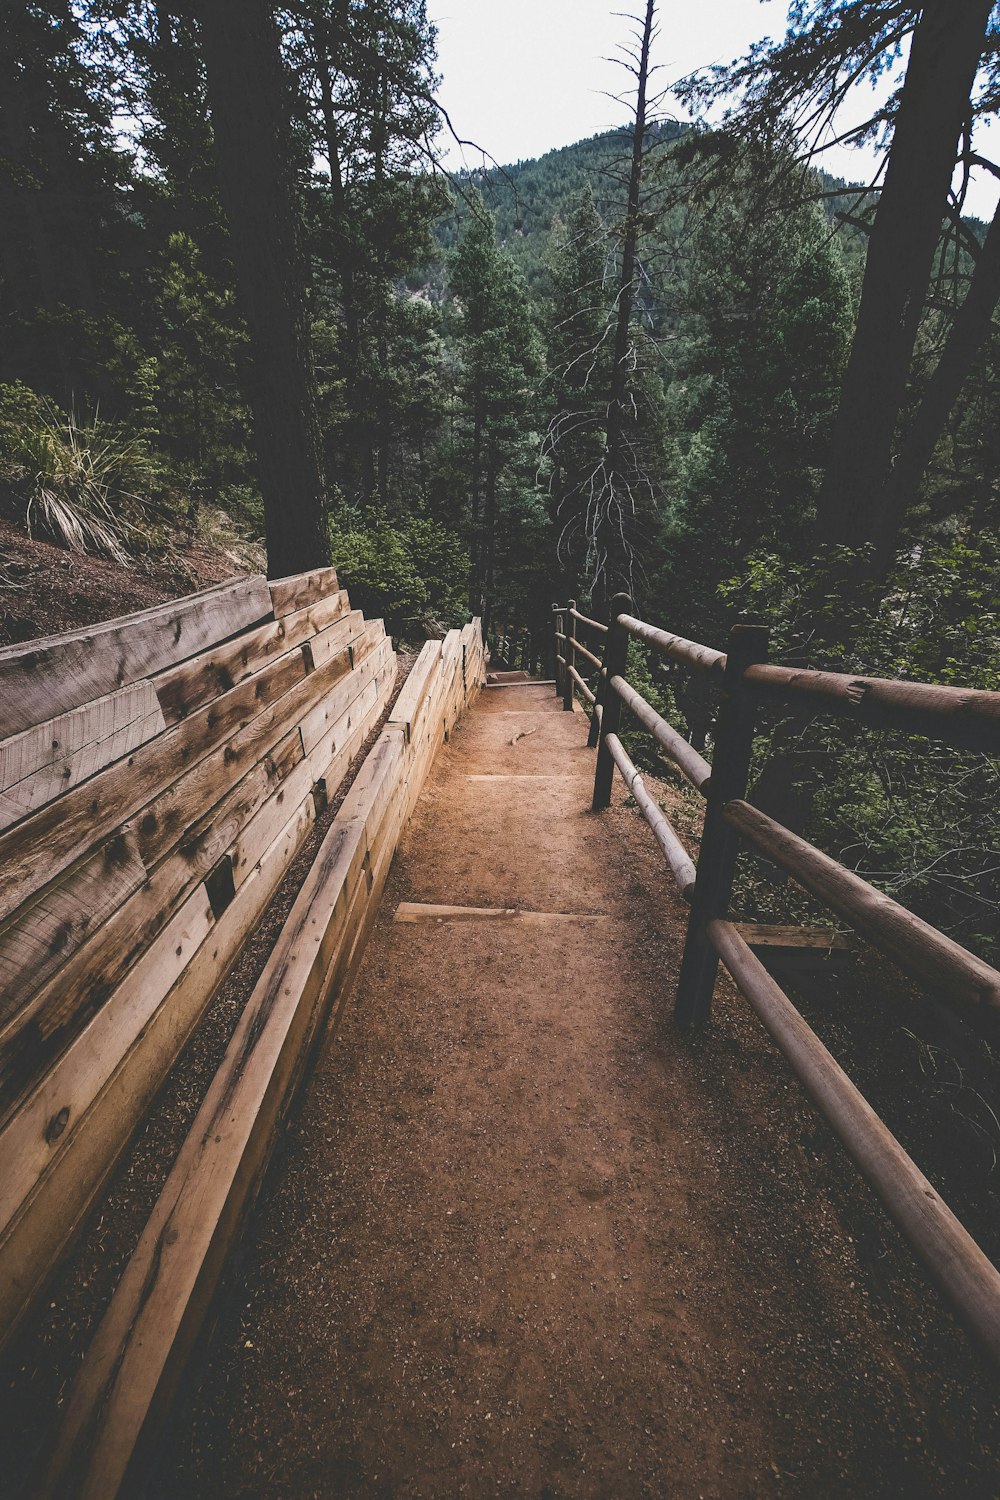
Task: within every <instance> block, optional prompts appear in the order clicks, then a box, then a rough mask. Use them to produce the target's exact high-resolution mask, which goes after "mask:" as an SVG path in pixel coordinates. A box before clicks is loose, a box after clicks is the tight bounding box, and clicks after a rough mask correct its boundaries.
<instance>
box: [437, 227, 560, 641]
mask: <svg viewBox="0 0 1000 1500" xmlns="http://www.w3.org/2000/svg"><path fill="white" fill-rule="evenodd" d="M450 281H451V289H452V292H453V294H454V297H455V299H456V301H457V303H458V306H459V309H460V318H459V324H458V329H457V336H458V343H459V349H460V355H461V370H460V375H459V399H460V403H461V408H462V418H463V421H462V425H463V428H464V439H463V440H464V443H465V444H466V451H467V455H468V457H467V460H466V465H465V470H466V482H467V486H468V491H467V492H468V515H469V529H470V535H471V543H472V545H471V549H470V550H471V555H472V576H471V580H470V608H471V609H472V610H473V612H479V610H480V609H481V608H482V603H483V600H484V599H485V601H486V607H485V613H486V615H487V616H489V614H490V612H491V609H492V607H493V605H494V603H495V600H496V594H497V586H498V581H499V571H498V564H499V563H500V562H501V561H502V558H501V556H500V555H499V553H498V542H499V541H500V539H501V535H502V532H503V530H504V529H505V528H506V527H507V523H508V522H509V521H510V520H511V519H512V517H513V516H514V515H515V514H516V512H517V511H518V510H519V509H524V508H525V507H526V510H527V515H526V519H527V520H529V521H530V520H532V519H534V518H533V517H532V516H531V514H530V513H531V511H532V509H533V508H535V509H537V508H539V505H538V499H537V496H535V495H534V489H533V486H531V485H526V484H525V471H526V470H527V469H528V467H529V466H532V465H533V449H534V446H535V439H534V437H533V435H532V433H531V431H530V428H528V426H527V424H528V422H529V420H530V412H531V409H532V404H533V401H532V398H533V382H534V377H535V376H536V374H537V373H538V370H539V367H540V353H541V351H540V346H539V341H538V337H537V333H536V331H535V327H534V323H533V320H532V316H531V311H530V307H529V303H528V296H527V291H526V289H525V286H524V282H523V280H522V278H521V276H520V274H519V272H518V271H517V268H516V267H515V265H514V263H513V261H512V260H511V258H510V256H509V255H507V254H506V253H505V252H504V251H503V250H501V249H499V248H498V247H497V243H496V225H495V222H494V219H493V216H492V214H489V213H488V212H487V211H486V209H485V208H484V207H483V205H482V203H481V202H480V203H477V204H475V205H474V211H473V213H472V214H471V216H470V218H469V221H468V224H467V227H466V230H465V234H464V236H463V238H462V242H461V244H460V245H459V248H458V250H457V251H456V253H455V256H454V259H453V261H452V263H451V268H450ZM516 529H517V528H515V530H516Z"/></svg>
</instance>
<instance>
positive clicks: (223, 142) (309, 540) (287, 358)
mask: <svg viewBox="0 0 1000 1500" xmlns="http://www.w3.org/2000/svg"><path fill="white" fill-rule="evenodd" d="M200 18H201V35H202V43H203V51H204V59H205V70H206V75H207V80H208V96H209V105H210V108H211V114H212V127H213V132H214V137H215V155H216V162H217V166H218V173H219V187H220V191H221V195H222V201H223V204H224V205H225V209H226V214H227V216H228V219H229V224H230V228H231V230H232V238H231V248H232V256H233V260H234V262H235V264H236V276H237V285H238V290H239V296H240V302H241V304H242V309H243V313H244V316H245V317H246V321H247V327H248V329H249V333H250V341H251V349H252V353H253V374H252V391H251V405H252V409H253V416H254V436H255V442H256V448H257V462H258V467H259V471H260V483H261V491H262V494H263V497H264V523H265V530H266V537H267V566H268V573H269V575H270V576H271V577H272V578H274V577H281V576H283V575H285V574H288V573H297V572H301V571H304V570H305V569H308V568H315V567H317V566H322V565H323V564H326V563H328V562H329V560H330V550H329V549H330V544H329V537H328V534H327V528H326V504H325V496H324V490H323V478H322V469H321V460H320V453H321V444H320V434H319V423H318V419H317V415H316V394H315V384H314V377H313V365H312V350H311V347H310V337H309V335H310V328H309V318H308V314H307V309H306V296H305V285H306V277H305V259H304V255H303V252H302V246H301V236H300V230H299V216H298V203H297V200H296V193H295V184H294V178H293V171H292V163H291V149H290V123H289V101H288V95H287V88H288V84H287V80H286V78H285V75H284V70H283V66H282V61H281V51H280V42H279V37H278V31H277V27H276V25H275V21H274V17H273V14H272V11H271V7H270V5H269V4H267V3H266V0H208V3H206V4H205V5H203V6H202V7H200Z"/></svg>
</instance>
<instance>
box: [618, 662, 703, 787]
mask: <svg viewBox="0 0 1000 1500" xmlns="http://www.w3.org/2000/svg"><path fill="white" fill-rule="evenodd" d="M611 686H612V687H613V688H614V690H615V692H616V693H617V694H618V696H619V698H620V699H621V700H622V702H623V703H624V704H625V707H626V708H628V709H630V710H631V711H632V713H633V714H634V715H635V717H636V718H637V719H638V720H639V723H640V724H641V725H642V727H643V728H644V729H648V730H649V733H650V734H651V735H652V736H653V738H654V739H655V741H656V743H657V744H658V745H659V746H660V749H661V750H664V751H665V752H666V754H667V755H669V756H670V759H671V760H672V761H673V762H674V764H675V765H676V766H678V767H679V769H680V770H681V771H682V772H683V773H684V776H685V777H686V778H687V780H688V781H689V782H690V783H691V785H692V786H693V787H694V788H695V790H696V791H699V792H701V793H702V795H703V796H704V795H705V794H706V793H707V791H708V784H709V782H710V781H711V779H712V767H711V766H710V765H709V763H708V761H707V760H706V759H705V757H704V756H703V755H699V754H698V751H697V750H695V749H694V747H693V746H692V745H689V744H688V742H687V740H686V739H685V738H684V736H683V735H680V734H678V733H677V730H676V729H674V727H673V725H672V724H668V723H667V721H666V719H664V718H663V717H662V716H661V715H660V714H658V713H657V712H656V709H655V708H653V706H652V704H650V703H647V702H646V700H645V698H644V697H643V696H642V694H641V693H637V692H636V690H635V688H634V687H631V686H630V684H629V683H627V682H626V681H625V678H624V677H613V678H612V679H611Z"/></svg>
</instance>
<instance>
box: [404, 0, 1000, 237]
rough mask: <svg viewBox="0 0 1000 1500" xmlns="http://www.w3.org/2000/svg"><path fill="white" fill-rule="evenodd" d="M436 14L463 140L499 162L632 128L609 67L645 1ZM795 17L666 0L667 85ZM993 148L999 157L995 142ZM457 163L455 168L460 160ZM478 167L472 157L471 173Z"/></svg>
mask: <svg viewBox="0 0 1000 1500" xmlns="http://www.w3.org/2000/svg"><path fill="white" fill-rule="evenodd" d="M428 9H429V11H430V15H431V18H432V19H433V20H434V21H435V22H436V24H437V26H438V57H439V71H440V72H441V73H442V74H443V83H442V86H441V90H440V99H441V103H442V104H443V105H444V107H445V109H447V111H448V113H449V115H450V116H451V119H452V122H453V124H454V126H455V129H456V130H457V131H458V133H459V134H460V135H462V136H466V137H468V138H470V139H473V140H475V141H476V142H477V144H478V145H481V146H482V147H484V149H485V150H487V151H488V152H490V153H491V154H492V155H493V156H494V157H495V158H496V159H497V161H500V162H513V161H518V160H522V159H524V158H526V157H532V156H541V155H542V154H543V153H544V152H545V151H549V150H551V149H552V148H553V147H554V146H567V145H569V144H570V143H571V142H573V141H578V140H580V139H582V138H583V137H584V136H588V135H595V134H597V132H598V131H601V130H606V129H608V128H610V127H611V126H613V125H617V124H621V123H622V122H623V120H624V119H625V112H624V111H623V109H622V107H621V105H618V104H615V103H614V101H613V100H611V99H608V98H607V97H606V93H607V92H621V91H622V89H623V87H627V84H628V81H629V75H627V74H626V73H625V72H624V70H623V69H622V68H620V67H615V66H613V65H612V64H611V63H609V62H607V61H605V60H604V59H605V58H607V57H608V56H610V54H611V53H612V52H613V50H614V47H615V44H616V43H617V42H619V41H623V40H625V39H626V37H627V34H628V31H629V30H630V27H629V23H628V21H627V20H625V19H622V18H621V17H620V16H616V15H615V14H614V12H615V11H616V10H618V11H633V12H634V11H636V10H638V5H637V4H636V3H633V4H631V5H629V4H628V3H619V4H615V3H608V0H430V3H429V5H428ZM786 12H787V5H786V0H763V3H761V0H661V4H660V5H659V7H658V14H659V23H660V34H659V37H658V40H657V43H656V49H655V52H654V61H655V62H656V63H658V64H660V65H661V69H662V70H661V72H660V73H658V74H657V75H656V77H657V82H658V84H659V86H660V87H663V86H664V85H666V84H669V83H672V82H673V81H674V80H675V79H678V78H681V77H683V76H684V75H685V74H687V73H690V72H692V71H693V70H694V69H695V68H699V67H704V66H705V65H707V64H710V63H713V62H729V61H731V60H732V59H733V58H735V57H737V56H739V55H741V54H742V53H743V52H745V51H746V50H747V48H748V47H749V45H750V43H751V42H754V41H756V40H758V39H759V38H760V37H762V36H772V37H779V36H781V35H783V34H784V29H785V16H786ZM865 93H866V94H867V87H866V88H865ZM867 102H868V101H867V98H866V99H865V100H864V101H863V103H864V104H867ZM859 107H860V106H859ZM666 108H667V109H668V110H669V108H670V102H669V101H667V105H666ZM990 135H991V136H994V135H995V131H991V132H990ZM985 140H986V137H985V134H984V135H983V136H981V137H980V141H981V142H982V143H983V144H985ZM990 144H991V145H993V146H994V150H997V149H1000V142H998V141H997V140H996V139H994V140H992V141H991V142H990ZM449 159H450V161H451V162H452V163H453V164H454V163H455V162H456V161H457V156H456V154H455V153H452V154H451V156H450V158H449ZM479 160H480V159H479V158H478V157H476V155H475V153H470V152H466V161H467V163H468V165H470V166H472V165H476V164H478V162H479ZM873 160H874V158H873V157H872V156H870V155H869V154H868V153H863V152H858V151H851V150H848V149H846V148H843V147H840V148H836V149H834V150H832V151H829V152H825V153H824V154H823V156H822V157H821V158H820V159H819V161H818V163H817V164H818V165H822V166H823V167H825V169H826V170H827V171H829V172H833V173H835V174H837V175H839V176H842V177H846V178H850V179H852V180H854V181H858V180H860V179H862V178H863V177H864V175H865V172H866V170H870V168H871V165H872V162H873ZM996 198H997V189H996V184H995V182H993V181H992V180H991V179H989V178H988V177H983V178H982V179H981V180H979V181H978V182H975V183H974V184H973V187H972V189H971V190H970V193H969V198H968V200H967V209H968V211H969V212H971V213H974V214H978V215H979V216H980V217H982V218H989V217H990V216H991V215H992V213H993V209H994V205H995V203H996Z"/></svg>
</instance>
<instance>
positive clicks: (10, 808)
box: [0, 700, 166, 830]
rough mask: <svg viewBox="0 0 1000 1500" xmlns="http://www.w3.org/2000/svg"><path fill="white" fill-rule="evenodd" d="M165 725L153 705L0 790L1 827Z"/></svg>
mask: <svg viewBox="0 0 1000 1500" xmlns="http://www.w3.org/2000/svg"><path fill="white" fill-rule="evenodd" d="M105 701H107V700H105ZM165 728H166V723H165V721H164V718H163V714H162V713H161V711H160V707H159V705H158V704H156V705H155V707H154V708H153V710H152V712H151V713H149V714H148V715H147V716H146V717H145V718H144V719H136V720H134V721H133V722H132V723H131V724H127V725H125V727H124V728H122V729H119V730H116V731H115V732H114V733H113V734H110V735H108V736H107V737H106V738H105V739H102V740H95V741H93V742H92V743H91V744H89V745H84V746H83V747H82V748H81V749H79V750H77V751H75V752H74V754H73V755H70V756H68V757H67V758H66V759H65V760H62V761H58V762H56V763H55V764H53V765H49V766H43V767H42V768H41V769H40V770H38V771H36V772H34V774H33V775H31V776H27V777H25V779H24V780H23V781H19V782H18V783H17V784H16V786H12V787H10V788H9V789H8V790H7V791H6V792H2V793H0V830H2V829H4V828H10V827H13V825H14V824H15V823H19V822H20V821H21V819H22V818H26V817H30V815H31V814H32V813H33V812H36V811H37V810H38V808H40V807H44V806H46V804H47V803H49V802H52V801H54V800H55V798H56V797H58V796H60V795H62V794H63V793H65V792H68V791H70V790H71V789H72V788H73V787H75V786H79V785H80V783H81V782H84V781H87V780H89V778H90V777H91V776H94V775H96V773H97V772H98V771H101V770H103V769H104V767H105V766H109V765H113V764H114V763H115V762H116V761H119V760H122V759H123V758H124V757H125V756H126V755H128V754H129V753H130V751H132V750H135V749H137V748H138V747H139V745H142V744H144V743H145V742H146V741H147V740H151V739H154V738H155V737H156V736H157V735H158V734H161V733H162V732H163V730H164V729H165Z"/></svg>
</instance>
